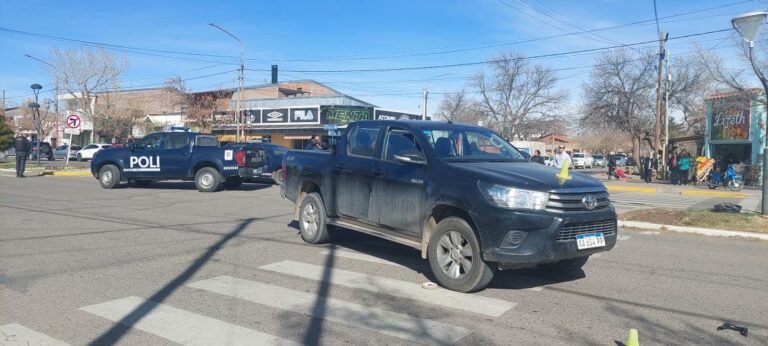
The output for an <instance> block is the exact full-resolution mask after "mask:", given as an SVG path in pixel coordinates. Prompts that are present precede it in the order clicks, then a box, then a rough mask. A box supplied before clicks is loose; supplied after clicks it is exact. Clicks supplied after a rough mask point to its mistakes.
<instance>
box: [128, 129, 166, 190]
mask: <svg viewBox="0 0 768 346" xmlns="http://www.w3.org/2000/svg"><path fill="white" fill-rule="evenodd" d="M164 146H165V141H164V138H163V134H162V133H154V134H151V135H149V136H146V137H144V138H142V139H141V140H140V141H138V142H137V143H136V145H135V149H134V150H133V151H132V152H131V154H130V156H129V157H128V162H126V165H125V168H124V169H123V173H124V174H125V177H126V178H128V179H136V178H139V179H140V178H159V177H160V176H161V167H162V162H161V161H160V152H161V151H162V150H163V147H164Z"/></svg>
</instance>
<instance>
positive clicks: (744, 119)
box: [704, 90, 766, 179]
mask: <svg viewBox="0 0 768 346" xmlns="http://www.w3.org/2000/svg"><path fill="white" fill-rule="evenodd" d="M758 97H762V93H761V92H760V90H752V91H751V92H750V94H749V96H747V94H745V93H726V94H722V93H721V94H715V95H712V96H710V97H708V98H707V100H706V102H707V127H706V136H705V145H704V154H705V156H707V157H710V158H714V159H716V160H717V161H718V162H720V163H721V164H722V166H723V167H724V166H726V165H729V164H733V165H738V166H740V167H742V169H743V170H748V171H750V172H755V173H757V172H759V171H761V169H758V167H761V166H762V154H763V148H764V146H765V126H766V114H765V108H764V106H763V105H762V102H758ZM758 178H759V176H755V179H758Z"/></svg>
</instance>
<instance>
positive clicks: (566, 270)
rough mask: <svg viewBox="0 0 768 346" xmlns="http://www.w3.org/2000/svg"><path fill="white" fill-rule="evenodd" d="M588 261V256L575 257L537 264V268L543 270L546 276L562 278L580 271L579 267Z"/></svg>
mask: <svg viewBox="0 0 768 346" xmlns="http://www.w3.org/2000/svg"><path fill="white" fill-rule="evenodd" d="M588 259H589V256H585V257H576V258H571V259H567V260H562V261H560V262H555V263H542V264H539V265H538V267H539V268H540V269H542V270H544V272H545V274H547V275H552V276H563V275H568V274H572V273H573V272H575V271H577V270H579V269H581V267H583V266H584V265H585V264H587V260H588Z"/></svg>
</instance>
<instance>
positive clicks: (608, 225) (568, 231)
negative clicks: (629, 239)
mask: <svg viewBox="0 0 768 346" xmlns="http://www.w3.org/2000/svg"><path fill="white" fill-rule="evenodd" d="M595 232H603V235H604V236H609V235H614V234H616V220H605V221H593V222H584V223H573V224H566V225H565V226H563V228H561V229H560V233H558V234H557V240H559V241H565V240H574V239H576V236H577V235H579V234H585V233H595Z"/></svg>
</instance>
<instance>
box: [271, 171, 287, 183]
mask: <svg viewBox="0 0 768 346" xmlns="http://www.w3.org/2000/svg"><path fill="white" fill-rule="evenodd" d="M272 181H274V182H275V184H277V185H283V183H284V182H285V179H284V178H283V174H282V172H281V171H279V170H278V171H274V172H272Z"/></svg>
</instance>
